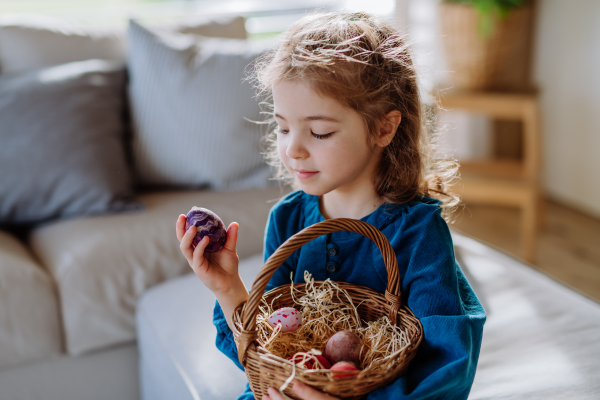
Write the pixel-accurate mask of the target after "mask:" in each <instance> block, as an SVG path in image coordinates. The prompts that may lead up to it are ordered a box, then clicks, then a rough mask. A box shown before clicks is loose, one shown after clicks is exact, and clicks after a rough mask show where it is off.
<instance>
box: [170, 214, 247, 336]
mask: <svg viewBox="0 0 600 400" xmlns="http://www.w3.org/2000/svg"><path fill="white" fill-rule="evenodd" d="M185 221H186V217H185V215H180V216H179V218H178V219H177V224H176V233H177V239H178V240H179V242H180V246H179V248H180V249H181V252H182V253H183V255H184V256H185V258H186V260H187V261H188V264H189V265H190V267H192V270H193V271H194V273H195V274H196V276H197V277H198V278H199V279H200V280H201V281H202V283H204V285H205V286H206V287H207V288H209V289H210V290H211V291H212V292H213V293H214V294H215V296H216V297H217V301H218V302H219V304H220V305H221V308H222V309H223V315H224V317H225V320H226V321H227V325H228V326H229V328H230V329H231V327H232V322H231V318H232V316H233V311H234V310H235V308H236V307H237V306H238V305H239V304H240V303H242V302H244V301H246V300H248V291H247V290H246V286H245V285H244V282H243V281H242V278H241V277H240V274H239V271H238V264H239V258H238V255H237V252H236V243H237V236H238V229H239V225H238V224H237V223H236V222H233V223H232V224H231V225H229V228H227V241H226V242H225V246H224V247H223V249H222V250H220V251H218V252H216V253H204V249H205V248H206V246H207V245H208V242H209V238H208V237H204V238H203V239H202V240H201V241H200V243H198V245H197V246H196V248H195V249H194V248H193V247H192V239H193V238H194V236H195V235H196V227H195V226H193V225H192V226H191V227H190V229H188V230H187V232H186V231H185Z"/></svg>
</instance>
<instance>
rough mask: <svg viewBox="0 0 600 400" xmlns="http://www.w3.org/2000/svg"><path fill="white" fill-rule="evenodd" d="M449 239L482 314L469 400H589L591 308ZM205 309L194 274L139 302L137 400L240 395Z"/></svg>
mask: <svg viewBox="0 0 600 400" xmlns="http://www.w3.org/2000/svg"><path fill="white" fill-rule="evenodd" d="M453 238H454V243H455V245H456V249H457V251H458V252H460V253H461V257H462V260H463V261H464V263H463V265H462V266H463V268H464V269H466V270H467V271H468V276H470V277H472V278H471V279H475V280H477V285H475V290H476V291H477V292H478V296H481V295H485V300H486V303H485V304H486V305H487V306H486V307H487V310H486V311H487V313H488V320H487V322H486V325H485V327H484V337H483V345H482V348H481V355H480V359H479V365H478V369H477V373H476V376H475V382H474V384H473V388H472V391H471V395H470V396H469V399H472V400H483V399H514V400H517V399H540V400H541V399H551V400H553V399H557V400H558V399H578V400H588V399H589V400H592V399H598V394H599V393H600V380H598V371H600V340H598V339H599V338H600V305H599V304H598V303H596V302H594V301H591V300H589V299H588V298H586V297H584V296H582V295H580V294H578V293H577V292H574V291H572V290H570V289H568V288H566V287H565V286H563V285H561V284H559V283H557V282H555V281H553V280H552V279H550V278H548V277H547V276H545V275H543V274H541V273H539V272H537V271H535V270H534V269H532V268H530V267H528V266H527V265H524V264H522V263H520V262H518V261H516V260H515V259H513V258H511V257H509V256H506V255H504V254H503V253H501V252H499V251H496V250H494V249H492V248H490V247H488V246H485V245H483V244H481V243H479V242H476V241H475V240H472V239H469V238H467V237H465V236H462V235H460V234H459V233H457V232H453ZM261 266H262V259H261V257H260V256H256V257H253V258H250V259H248V260H244V262H242V263H240V273H241V274H242V276H243V278H244V281H245V282H246V284H247V286H248V287H249V282H251V281H253V277H254V276H255V275H256V273H257V271H258V270H259V269H260V267H261ZM213 302H214V296H213V295H212V293H211V292H210V291H208V290H207V289H206V288H205V287H204V286H203V285H202V284H201V282H199V281H198V279H197V278H196V277H195V276H194V275H188V276H185V277H180V278H178V279H177V280H172V281H169V282H167V283H164V284H162V285H159V286H156V287H154V288H152V289H151V290H150V291H148V292H147V293H146V294H145V295H144V296H143V298H142V300H141V302H140V305H139V308H138V314H137V319H138V330H139V334H138V335H139V337H140V342H139V351H140V363H141V364H140V380H141V388H142V389H141V392H142V393H141V394H142V399H143V400H158V399H167V398H177V399H182V400H185V399H190V400H191V399H194V400H196V399H210V400H221V399H223V400H225V399H227V400H229V399H233V398H236V396H237V395H239V394H240V393H241V392H242V390H243V389H244V387H245V382H246V378H245V376H244V374H243V373H241V372H240V371H239V370H238V368H237V367H235V366H234V364H233V362H231V361H230V360H229V359H228V358H226V357H225V356H224V355H223V354H221V353H220V352H219V351H218V350H217V349H216V347H215V345H214V339H215V335H216V330H215V328H214V326H213V325H212V309H213ZM163 374H164V376H163V377H162V378H161V376H162V375H163Z"/></svg>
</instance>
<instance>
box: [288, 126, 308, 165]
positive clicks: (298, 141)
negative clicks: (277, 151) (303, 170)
mask: <svg viewBox="0 0 600 400" xmlns="http://www.w3.org/2000/svg"><path fill="white" fill-rule="evenodd" d="M285 154H286V155H287V156H288V157H289V158H292V159H304V158H306V157H308V150H307V149H306V147H305V146H304V144H303V143H302V138H301V135H300V134H298V133H296V134H293V133H291V132H290V133H288V145H287V148H286V150H285Z"/></svg>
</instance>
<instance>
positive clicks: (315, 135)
mask: <svg viewBox="0 0 600 400" xmlns="http://www.w3.org/2000/svg"><path fill="white" fill-rule="evenodd" d="M311 134H312V135H313V136H314V137H315V138H317V139H327V138H329V137H331V136H332V135H333V132H329V133H323V134H319V133H314V132H311Z"/></svg>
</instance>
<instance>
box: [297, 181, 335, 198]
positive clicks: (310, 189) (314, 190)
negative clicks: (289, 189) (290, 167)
mask: <svg viewBox="0 0 600 400" xmlns="http://www.w3.org/2000/svg"><path fill="white" fill-rule="evenodd" d="M296 184H297V185H298V187H299V188H300V189H302V191H303V192H304V193H306V194H310V195H312V196H322V195H324V194H326V193H328V192H330V191H329V190H324V189H322V188H319V187H316V186H315V185H308V184H303V183H302V181H299V180H298V179H296Z"/></svg>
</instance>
